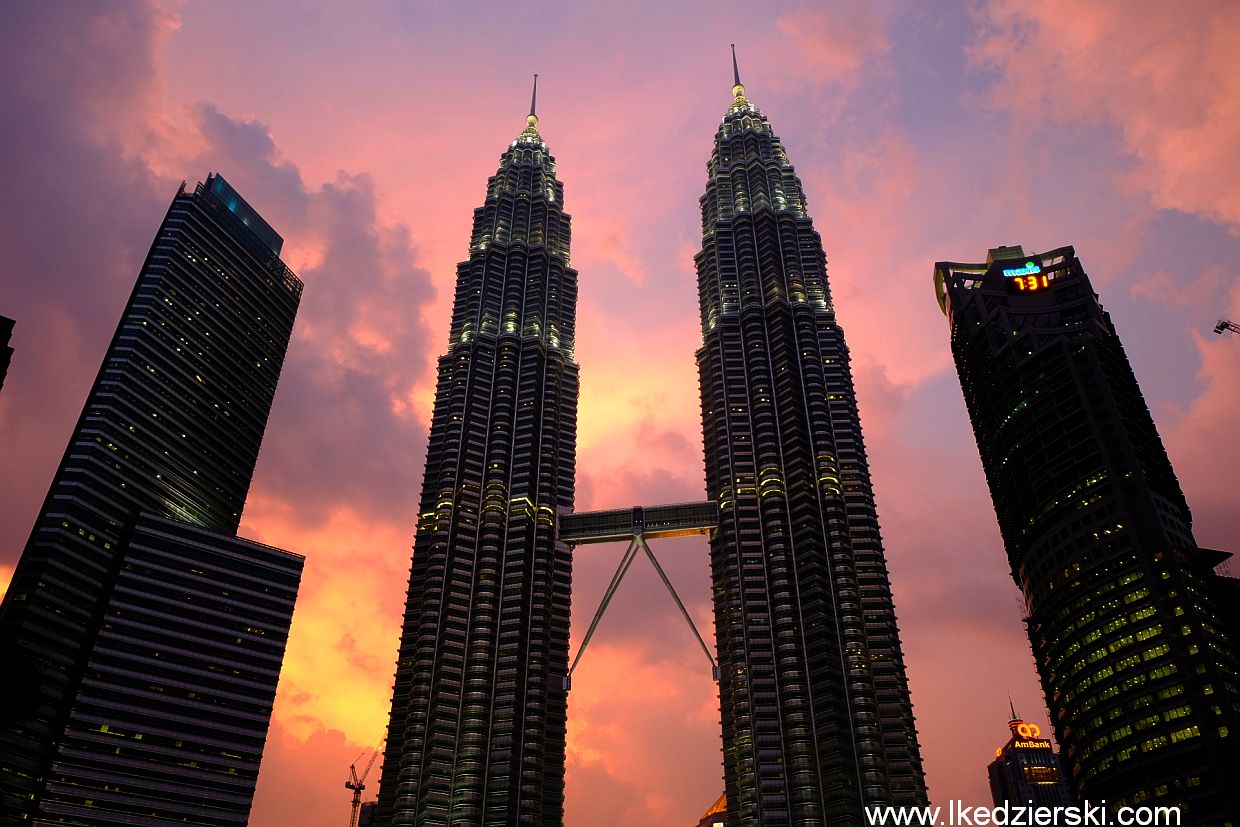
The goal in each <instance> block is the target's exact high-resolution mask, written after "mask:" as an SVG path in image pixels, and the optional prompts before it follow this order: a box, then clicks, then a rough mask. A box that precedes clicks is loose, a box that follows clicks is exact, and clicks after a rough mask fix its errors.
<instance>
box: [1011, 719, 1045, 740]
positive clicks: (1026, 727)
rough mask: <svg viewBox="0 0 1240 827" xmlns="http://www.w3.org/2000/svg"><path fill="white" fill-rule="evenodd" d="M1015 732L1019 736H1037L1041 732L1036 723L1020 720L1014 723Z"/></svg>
mask: <svg viewBox="0 0 1240 827" xmlns="http://www.w3.org/2000/svg"><path fill="white" fill-rule="evenodd" d="M1016 734H1017V735H1019V736H1020V737H1021V738H1037V737H1038V736H1039V735H1041V734H1042V730H1041V729H1040V728H1039V727H1038V725H1037V724H1027V723H1025V722H1024V721H1021V722H1020V723H1019V724H1017V725H1016Z"/></svg>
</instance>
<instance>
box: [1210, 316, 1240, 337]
mask: <svg viewBox="0 0 1240 827" xmlns="http://www.w3.org/2000/svg"><path fill="white" fill-rule="evenodd" d="M1228 330H1230V331H1231V332H1232V333H1240V324H1236V323H1235V322H1233V321H1230V320H1228V319H1219V320H1218V324H1216V325H1215V326H1214V332H1215V333H1217V334H1218V335H1220V336H1222V335H1223V333H1225V332H1226V331H1228Z"/></svg>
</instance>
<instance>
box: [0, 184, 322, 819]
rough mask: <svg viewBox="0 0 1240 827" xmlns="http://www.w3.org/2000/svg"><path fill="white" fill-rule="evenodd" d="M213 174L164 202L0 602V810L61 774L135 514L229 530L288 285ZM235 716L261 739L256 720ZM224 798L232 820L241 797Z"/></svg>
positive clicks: (276, 357) (34, 799) (271, 374)
mask: <svg viewBox="0 0 1240 827" xmlns="http://www.w3.org/2000/svg"><path fill="white" fill-rule="evenodd" d="M222 181H223V179H222V178H221V177H220V176H218V175H210V176H208V178H207V181H206V182H204V183H202V184H199V185H198V186H197V187H196V189H195V190H194V191H193V192H192V193H191V192H186V191H185V188H184V186H182V188H181V191H180V192H179V193H178V194H177V195H176V197H175V198H174V199H173V201H172V204H171V206H170V207H169V209H168V213H167V215H166V216H165V218H164V221H163V224H162V225H161V227H160V229H159V233H158V235H157V236H156V238H155V241H154V243H153V245H152V247H151V250H150V252H149V253H148V255H147V258H146V261H145V262H144V264H143V266H142V270H141V272H140V273H139V276H138V280H137V283H136V285H135V286H134V290H133V293H132V294H131V295H130V297H129V301H128V303H127V305H126V307H125V310H124V312H123V314H122V316H121V320H120V323H119V325H118V327H117V330H116V333H115V335H114V336H113V339H112V342H111V344H110V346H109V347H108V351H107V354H106V355H105V357H104V361H103V364H102V366H101V367H100V370H99V374H98V376H97V377H96V379H95V382H94V385H93V387H92V388H91V390H90V393H89V395H88V397H87V400H86V404H85V407H84V409H83V411H82V414H81V417H80V418H79V420H78V423H77V425H76V427H75V428H74V431H73V435H72V437H71V439H70V442H69V446H68V448H67V450H66V451H65V455H64V458H63V459H62V460H61V464H60V467H59V469H58V470H57V472H56V474H55V477H54V478H53V480H52V485H51V489H50V491H49V492H48V495H47V499H46V500H45V502H44V504H43V507H42V509H41V510H40V513H39V515H38V518H37V520H36V522H35V525H34V529H33V531H32V532H31V536H30V539H29V541H28V542H27V544H26V547H25V550H24V551H23V554H22V557H21V559H20V560H19V562H18V565H17V568H16V571H15V572H14V575H13V580H12V583H11V584H10V586H9V589H8V592H7V593H6V595H5V598H4V603H3V605H2V606H0V658H2V659H3V666H4V670H3V671H4V674H5V675H6V677H7V678H8V681H9V683H8V689H7V691H8V692H10V693H11V694H12V696H13V697H12V703H11V704H8V705H6V706H5V708H4V710H3V711H2V712H0V715H3V720H0V794H2V795H3V798H2V799H0V801H2V802H3V806H4V807H5V808H7V811H8V812H12V813H20V814H28V813H30V812H33V810H32V808H36V807H38V806H40V802H41V801H42V800H43V796H44V792H45V791H44V784H45V782H46V781H48V780H49V778H52V777H53V776H54V775H55V773H56V772H60V770H53V769H52V763H53V762H54V761H58V760H60V759H59V758H58V751H60V750H63V749H64V747H63V745H62V737H63V733H64V732H65V728H66V726H67V725H69V724H70V716H71V711H72V710H73V709H74V708H75V707H74V704H75V703H76V700H75V699H76V698H77V697H78V695H79V692H81V691H82V690H83V687H84V686H85V685H86V681H87V674H86V672H87V668H88V664H89V663H90V662H91V661H92V658H93V657H94V654H93V653H92V647H93V646H95V645H96V643H97V638H100V635H101V630H102V628H103V626H102V624H103V623H104V618H105V617H106V616H107V614H108V612H109V611H111V610H112V608H111V606H110V603H109V601H110V600H111V599H112V595H113V591H114V589H115V588H117V584H118V582H119V581H118V578H120V580H123V579H124V576H123V572H124V571H126V569H125V568H124V566H125V565H126V563H125V555H126V553H127V551H126V549H127V545H126V538H127V536H128V532H129V531H130V530H131V529H132V527H133V526H134V524H135V521H136V520H137V519H138V515H139V514H142V513H144V512H148V513H150V514H151V515H153V516H157V517H165V518H170V519H172V520H176V521H180V522H183V523H187V524H189V525H191V526H194V527H197V528H200V529H203V530H204V531H206V532H210V533H213V534H215V535H222V538H223V540H222V541H224V542H226V544H227V543H230V542H231V538H233V537H234V536H235V534H236V530H237V525H238V523H239V522H240V516H241V509H242V506H243V505H244V503H245V498H246V494H247V492H248V490H249V485H250V479H251V477H252V475H253V472H254V465H255V462H256V460H257V457H258V449H259V444H260V443H261V441H262V437H263V431H264V429H265V427H266V424H267V416H268V412H269V411H270V408H271V402H272V399H273V397H274V394H275V388H276V381H277V379H278V377H279V374H280V368H281V366H282V364H283V361H284V354H285V350H286V348H287V346H288V341H289V336H290V334H291V332H292V327H293V319H294V316H295V314H296V311H297V306H298V303H299V301H300V298H301V289H302V285H301V282H300V281H299V280H298V279H297V278H296V276H294V275H293V274H292V272H291V271H289V269H288V268H287V267H286V266H285V265H284V264H283V263H282V262H281V261H280V259H279V256H278V255H277V253H276V250H275V249H273V248H272V246H271V245H270V244H268V243H267V241H265V240H264V239H263V238H262V237H260V236H258V235H256V234H254V233H253V232H251V231H250V230H249V229H248V228H247V227H246V226H245V225H244V223H242V222H241V221H240V220H239V219H237V217H236V216H237V210H230V209H229V208H228V206H227V205H226V204H224V203H223V202H221V201H220V200H219V198H218V197H217V196H216V195H215V194H214V192H215V190H216V188H217V184H219V183H220V182H222ZM227 189H228V192H231V193H232V197H234V198H237V199H238V202H239V207H238V208H239V209H240V208H242V207H243V209H244V210H245V211H249V212H252V210H251V208H250V207H249V206H248V205H244V202H243V201H240V196H237V195H236V193H235V192H234V191H232V190H231V188H227ZM276 238H277V239H278V236H276ZM188 582H189V581H188V580H187V583H188ZM191 591H192V587H191ZM290 610H291V607H290ZM123 648H124V646H122V649H123ZM240 648H241V649H244V648H245V647H244V646H242V647H240ZM260 648H261V647H260ZM122 657H134V658H141V657H145V655H143V654H142V653H141V652H139V651H138V650H132V651H125V652H123V653H122ZM135 663H136V661H135ZM274 686H275V680H274V676H271V688H272V689H274ZM248 725H249V726H251V727H252V728H253V732H254V733H256V734H257V735H258V736H259V737H260V740H261V738H262V737H265V733H266V728H267V719H266V717H263V718H262V720H261V721H259V720H253V721H251V722H250V723H249V724H248ZM169 731H170V732H172V731H175V725H170V730H169ZM170 758H171V756H170ZM59 766H62V767H63V766H64V765H59ZM60 780H61V781H62V782H63V783H71V784H78V785H80V786H83V787H87V788H88V787H90V786H91V785H94V784H96V783H101V782H99V780H98V779H97V778H94V777H93V776H86V775H83V776H81V777H79V778H78V779H77V780H69V779H68V778H67V776H64V775H61V776H60ZM229 806H231V807H234V808H240V809H239V812H241V813H242V815H243V816H244V814H245V813H247V812H248V810H249V800H248V798H247V799H246V800H245V801H244V803H242V802H240V801H234V802H233V803H232V804H230V805H229ZM100 823H103V822H100ZM132 823H136V822H132Z"/></svg>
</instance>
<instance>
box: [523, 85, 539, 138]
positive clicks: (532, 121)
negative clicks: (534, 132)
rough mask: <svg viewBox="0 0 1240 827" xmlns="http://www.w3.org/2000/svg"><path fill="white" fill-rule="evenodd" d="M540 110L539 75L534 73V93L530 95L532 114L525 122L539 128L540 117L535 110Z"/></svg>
mask: <svg viewBox="0 0 1240 827" xmlns="http://www.w3.org/2000/svg"><path fill="white" fill-rule="evenodd" d="M537 108H538V73H537V72H535V73H534V91H533V92H531V93H530V114H529V115H528V116H526V118H525V122H526V123H527V124H529V125H530V126H538V115H537V114H535V110H536V109H537Z"/></svg>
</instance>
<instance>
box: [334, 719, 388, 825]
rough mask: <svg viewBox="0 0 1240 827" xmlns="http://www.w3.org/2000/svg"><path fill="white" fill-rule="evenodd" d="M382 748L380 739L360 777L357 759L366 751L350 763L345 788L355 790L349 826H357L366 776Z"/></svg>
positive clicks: (360, 758) (359, 759)
mask: <svg viewBox="0 0 1240 827" xmlns="http://www.w3.org/2000/svg"><path fill="white" fill-rule="evenodd" d="M383 740H384V741H386V740H387V739H386V738H384V739H383ZM381 749H383V741H380V742H379V746H377V747H375V751H374V752H372V753H371V754H370V760H369V761H367V762H366V769H365V770H363V771H362V774H361V776H360V777H359V776H358V774H357V761H361V760H362V755H365V754H366V753H365V752H363V753H362V755H359V756H357V761H354V762H353V763H352V764H350V765H349V780H348V781H346V782H344V786H345V789H348V790H352V791H353V811H352V812H351V813H349V827H357V816H358V813H360V812H361V811H362V790H364V789H366V776H368V775H370V769H371V767H373V766H374V765H375V759H376V758H378V757H379V750H381Z"/></svg>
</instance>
